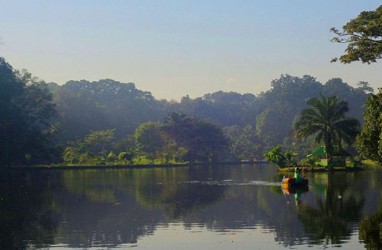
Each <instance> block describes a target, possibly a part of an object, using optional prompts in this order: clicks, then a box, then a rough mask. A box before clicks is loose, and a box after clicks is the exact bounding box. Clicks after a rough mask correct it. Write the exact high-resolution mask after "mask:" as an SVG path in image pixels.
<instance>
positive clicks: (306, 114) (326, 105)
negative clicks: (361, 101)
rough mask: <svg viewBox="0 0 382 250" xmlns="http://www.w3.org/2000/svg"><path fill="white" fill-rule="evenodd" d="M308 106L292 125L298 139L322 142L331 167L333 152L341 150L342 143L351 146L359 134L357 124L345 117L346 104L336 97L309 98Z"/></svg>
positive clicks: (356, 121)
mask: <svg viewBox="0 0 382 250" xmlns="http://www.w3.org/2000/svg"><path fill="white" fill-rule="evenodd" d="M307 104H308V105H309V106H310V107H309V108H307V109H304V110H303V111H302V112H301V115H300V117H299V119H298V120H297V122H296V123H295V125H294V129H295V131H296V135H297V136H298V137H308V136H312V135H313V136H315V140H316V142H318V143H320V142H323V143H324V145H325V149H326V154H327V158H328V165H329V167H331V160H332V157H333V155H334V153H335V152H341V151H342V150H343V143H346V144H352V143H353V141H354V139H355V137H356V135H357V133H358V132H359V126H360V124H359V122H358V120H356V119H354V118H348V117H346V116H345V115H346V113H347V112H348V110H349V108H348V104H347V102H345V101H340V100H339V98H338V97H337V96H331V97H328V98H325V97H324V96H321V97H320V98H311V99H309V100H308V102H307Z"/></svg>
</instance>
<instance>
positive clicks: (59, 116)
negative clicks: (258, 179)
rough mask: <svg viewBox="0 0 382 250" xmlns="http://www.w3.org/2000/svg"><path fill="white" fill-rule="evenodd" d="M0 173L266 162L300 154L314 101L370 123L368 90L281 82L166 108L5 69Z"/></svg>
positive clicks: (1, 68)
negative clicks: (328, 100) (329, 100)
mask: <svg viewBox="0 0 382 250" xmlns="http://www.w3.org/2000/svg"><path fill="white" fill-rule="evenodd" d="M0 72H1V73H0V74H1V75H0V88H1V92H0V95H1V96H0V102H1V105H0V112H1V113H0V115H1V124H0V133H1V134H0V136H1V138H0V140H1V145H0V147H1V149H0V151H1V152H0V154H1V164H2V165H12V164H37V163H51V162H56V163H58V162H62V161H65V162H66V163H68V164H69V163H70V164H87V163H91V164H102V163H106V164H108V163H118V162H119V163H121V162H124V163H131V162H133V163H139V162H144V161H148V162H198V161H223V160H242V159H251V158H253V157H256V158H262V155H263V152H265V151H268V150H269V149H271V148H273V147H274V146H276V145H284V147H285V148H287V149H291V150H293V151H295V152H300V153H301V155H302V156H304V154H307V153H308V152H310V151H311V150H312V148H314V147H316V146H317V145H315V143H314V141H296V140H295V136H294V134H293V129H292V128H293V123H294V121H295V120H296V119H297V117H298V116H299V114H300V112H301V110H302V109H304V108H306V101H307V100H308V99H309V98H311V97H318V96H320V95H323V96H334V95H335V96H338V97H339V98H340V99H342V100H345V101H347V102H348V103H349V107H350V112H349V115H350V116H353V117H355V118H357V119H358V120H360V121H361V122H362V120H363V113H364V106H365V103H366V99H367V97H368V96H369V95H370V93H371V92H372V89H371V88H370V87H369V85H368V83H367V82H360V83H358V87H356V88H354V87H351V86H350V85H348V84H347V83H345V82H343V81H342V79H340V78H333V79H331V80H329V81H328V82H326V83H325V84H322V83H320V82H318V81H317V80H316V79H315V78H314V77H312V76H303V77H295V76H290V75H281V76H280V78H278V79H275V80H274V81H272V82H271V86H272V87H271V89H270V90H269V91H266V92H263V93H261V94H259V95H254V94H250V93H248V94H239V93H235V92H222V91H218V92H215V93H210V94H206V95H204V96H202V97H198V98H194V99H193V98H190V97H188V96H186V97H183V98H182V99H181V101H180V102H177V101H168V100H158V99H156V98H155V97H153V96H152V94H151V93H150V92H147V91H142V90H139V89H137V88H136V86H135V85H134V84H133V83H121V82H117V81H114V80H110V79H106V80H100V81H96V82H89V81H85V80H82V81H69V82H67V83H66V84H64V85H62V86H59V85H57V84H55V83H49V84H46V83H44V82H42V81H39V80H38V79H35V78H33V77H32V76H31V75H30V74H29V73H27V72H19V71H17V70H14V69H13V68H12V67H11V66H10V65H9V64H8V63H7V62H6V61H5V60H4V59H1V61H0Z"/></svg>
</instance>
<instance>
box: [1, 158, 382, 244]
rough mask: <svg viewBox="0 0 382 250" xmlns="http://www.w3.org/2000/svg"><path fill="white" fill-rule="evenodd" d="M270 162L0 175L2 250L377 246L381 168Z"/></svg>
mask: <svg viewBox="0 0 382 250" xmlns="http://www.w3.org/2000/svg"><path fill="white" fill-rule="evenodd" d="M306 177H307V178H308V179H309V190H297V191H298V192H296V193H293V191H294V190H282V189H281V188H280V181H281V179H282V175H281V174H279V173H277V170H276V168H275V167H274V166H273V165H268V164H259V165H256V164H255V165H250V164H248V165H232V166H228V165H222V166H214V167H206V166H204V167H203V166H200V167H171V168H170V167H168V168H146V169H145V168H141V169H107V170H106V169H105V170H103V169H102V170H100V169H96V170H91V169H90V170H51V169H50V170H34V171H32V170H28V171H25V170H14V171H11V172H1V176H0V181H1V182H0V223H1V224H0V225H1V226H0V228H1V229H0V249H79V248H80V249H130V248H134V249H221V250H223V249H284V248H291V249H328V248H329V249H331V248H336V249H337V248H338V247H342V248H344V249H364V248H369V249H379V248H381V247H382V239H381V237H382V236H380V235H382V233H381V232H382V226H381V225H382V224H381V222H382V206H381V205H382V200H381V194H382V192H381V190H382V182H381V181H380V180H382V169H381V170H379V169H370V170H365V171H360V172H335V173H306Z"/></svg>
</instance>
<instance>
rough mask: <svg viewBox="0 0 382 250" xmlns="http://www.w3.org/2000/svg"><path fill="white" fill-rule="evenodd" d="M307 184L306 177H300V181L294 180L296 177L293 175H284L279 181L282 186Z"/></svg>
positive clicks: (290, 186) (304, 185) (303, 185)
mask: <svg viewBox="0 0 382 250" xmlns="http://www.w3.org/2000/svg"><path fill="white" fill-rule="evenodd" d="M308 184H309V181H308V179H302V180H301V181H300V182H296V178H293V177H284V178H283V180H282V181H281V187H282V188H297V187H306V186H308Z"/></svg>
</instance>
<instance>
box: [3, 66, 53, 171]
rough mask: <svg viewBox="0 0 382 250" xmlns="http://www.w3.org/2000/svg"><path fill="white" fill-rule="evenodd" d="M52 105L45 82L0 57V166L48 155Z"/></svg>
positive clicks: (38, 159)
mask: <svg viewBox="0 0 382 250" xmlns="http://www.w3.org/2000/svg"><path fill="white" fill-rule="evenodd" d="M54 106H55V105H54V103H53V101H52V96H51V94H50V92H49V90H48V88H47V85H46V84H45V83H44V82H42V81H39V80H38V79H36V78H33V77H32V76H31V74H30V73H28V72H26V71H21V72H20V71H16V70H14V69H13V68H12V66H11V65H9V64H8V63H7V62H6V61H5V60H4V58H0V117H1V119H0V166H1V165H3V166H4V165H5V166H11V165H12V164H25V163H27V162H26V161H27V160H29V162H36V161H41V160H43V159H44V158H45V160H46V158H48V157H49V155H48V154H49V152H48V146H49V145H48V139H49V136H50V135H51V133H52V132H53V131H54V129H53V127H52V124H51V117H52V116H53V115H54V113H55V109H54Z"/></svg>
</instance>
